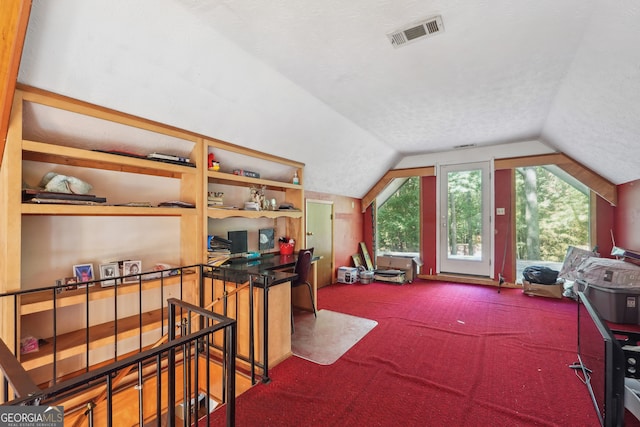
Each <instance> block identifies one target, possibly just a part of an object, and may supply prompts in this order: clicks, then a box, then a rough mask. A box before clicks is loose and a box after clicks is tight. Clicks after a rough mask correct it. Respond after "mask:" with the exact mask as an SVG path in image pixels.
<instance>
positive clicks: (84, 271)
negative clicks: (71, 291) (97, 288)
mask: <svg viewBox="0 0 640 427" xmlns="http://www.w3.org/2000/svg"><path fill="white" fill-rule="evenodd" d="M73 275H74V277H75V278H76V279H77V280H78V288H85V287H86V286H87V284H86V283H83V282H90V281H92V280H93V278H94V277H95V276H94V274H93V264H76V265H74V266H73ZM89 286H93V283H91V284H90V285H89Z"/></svg>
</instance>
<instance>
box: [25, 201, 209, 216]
mask: <svg viewBox="0 0 640 427" xmlns="http://www.w3.org/2000/svg"><path fill="white" fill-rule="evenodd" d="M22 213H23V214H24V215H76V216H183V215H194V216H195V215H198V214H199V212H198V210H197V209H195V208H170V207H138V206H110V205H106V206H105V205H101V204H96V205H66V204H53V203H23V204H22Z"/></svg>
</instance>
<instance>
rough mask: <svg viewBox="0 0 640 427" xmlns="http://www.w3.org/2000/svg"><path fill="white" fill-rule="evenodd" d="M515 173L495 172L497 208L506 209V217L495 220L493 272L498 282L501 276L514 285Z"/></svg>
mask: <svg viewBox="0 0 640 427" xmlns="http://www.w3.org/2000/svg"><path fill="white" fill-rule="evenodd" d="M513 174H514V171H513V169H501V170H497V171H495V175H494V177H495V178H494V182H495V207H496V209H497V208H504V210H505V214H504V215H494V218H495V253H494V257H493V259H494V263H493V267H494V269H493V271H494V278H495V279H496V280H498V278H499V277H500V274H502V277H503V278H504V280H505V281H507V282H510V283H514V282H515V280H516V277H515V275H516V272H515V259H514V256H515V249H514V243H515V225H514V224H513V221H511V219H512V217H513V216H514V215H513V210H514V209H515V200H513V197H512V194H514V191H513V190H512V187H513V185H514V175H513ZM503 265H504V267H503Z"/></svg>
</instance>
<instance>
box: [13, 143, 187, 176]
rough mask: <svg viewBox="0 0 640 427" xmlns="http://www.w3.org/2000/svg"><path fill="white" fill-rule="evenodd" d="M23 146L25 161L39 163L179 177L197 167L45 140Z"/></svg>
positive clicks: (23, 144)
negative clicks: (62, 144)
mask: <svg viewBox="0 0 640 427" xmlns="http://www.w3.org/2000/svg"><path fill="white" fill-rule="evenodd" d="M22 149H23V154H22V157H23V159H24V160H32V161H38V162H48V163H55V164H63V165H69V166H80V167H89V168H93V169H104V170H115V171H121V172H132V173H142V174H147V175H157V176H165V177H169V178H181V177H182V175H183V174H196V173H197V169H196V168H194V167H190V166H182V165H176V164H173V163H165V162H159V161H155V160H148V159H140V158H136V157H128V156H121V155H117V154H111V153H104V152H100V151H92V150H84V149H82V148H74V147H65V146H61V145H55V144H47V143H44V142H36V141H29V140H23V141H22Z"/></svg>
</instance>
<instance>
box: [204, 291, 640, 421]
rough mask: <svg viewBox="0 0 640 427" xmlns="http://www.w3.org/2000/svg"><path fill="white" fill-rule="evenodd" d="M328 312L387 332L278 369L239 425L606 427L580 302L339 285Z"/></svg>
mask: <svg viewBox="0 0 640 427" xmlns="http://www.w3.org/2000/svg"><path fill="white" fill-rule="evenodd" d="M318 300H319V307H320V308H323V309H328V310H333V311H338V312H342V313H346V314H351V315H355V316H361V317H365V318H368V319H373V320H375V321H377V322H378V326H377V327H375V328H374V329H373V330H372V331H371V332H370V333H368V334H367V335H366V336H365V337H364V338H363V339H362V340H361V341H360V342H358V343H357V344H356V345H355V346H354V347H353V348H352V349H350V350H349V351H348V352H347V353H346V354H345V355H344V356H343V357H342V358H340V359H339V360H338V361H337V362H335V363H334V364H332V365H329V366H320V365H317V364H314V363H312V362H308V361H306V360H303V359H300V358H297V357H291V358H289V359H287V360H285V361H284V362H282V363H281V364H279V365H278V366H276V367H274V368H273V369H272V370H270V376H271V378H272V382H271V383H270V384H266V385H265V384H260V385H257V386H255V387H253V388H252V389H251V390H249V391H248V392H246V393H244V394H243V395H242V396H240V397H239V398H238V400H237V406H236V414H237V415H236V423H237V425H239V426H310V425H318V426H395V425H402V426H489V425H491V426H597V425H599V424H598V419H597V416H596V414H595V410H594V408H593V406H592V404H591V401H590V398H589V395H588V392H587V388H586V387H585V386H584V384H582V382H580V380H579V379H578V378H577V377H576V376H575V374H574V372H573V371H572V370H571V369H569V368H568V367H567V365H568V364H571V363H573V362H574V361H575V360H576V306H575V302H573V301H572V300H568V299H563V300H556V299H548V298H542V297H528V296H525V295H523V294H522V291H520V290H517V289H503V290H502V292H501V293H500V294H498V292H497V289H496V288H493V287H485V286H473V285H459V284H448V283H435V282H428V281H416V282H414V283H413V284H407V285H403V286H397V285H390V284H380V283H372V284H370V285H341V284H337V285H331V286H329V287H326V288H322V289H320V290H319V291H318ZM218 415H220V414H218ZM628 415H629V414H628ZM626 420H627V424H626V425H640V423H637V422H636V420H635V418H633V417H632V416H627V418H626ZM217 421H218V423H217V424H218V425H219V421H220V420H219V419H218V420H217ZM212 425H213V424H212Z"/></svg>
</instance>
